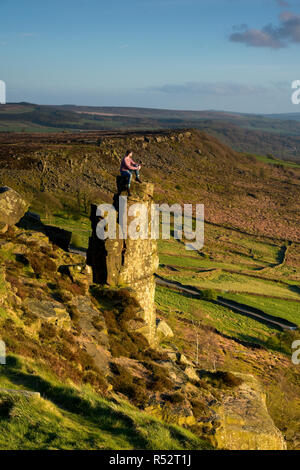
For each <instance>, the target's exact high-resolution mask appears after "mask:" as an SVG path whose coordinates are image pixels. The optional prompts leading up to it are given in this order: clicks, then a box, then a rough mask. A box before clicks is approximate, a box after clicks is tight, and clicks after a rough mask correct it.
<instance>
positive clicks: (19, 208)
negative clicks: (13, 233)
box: [0, 186, 29, 225]
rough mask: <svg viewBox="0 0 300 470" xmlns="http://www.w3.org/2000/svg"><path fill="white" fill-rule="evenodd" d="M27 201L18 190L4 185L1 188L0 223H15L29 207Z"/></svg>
mask: <svg viewBox="0 0 300 470" xmlns="http://www.w3.org/2000/svg"><path fill="white" fill-rule="evenodd" d="M28 206H29V204H28V202H26V201H25V200H24V199H23V198H22V197H21V196H20V195H19V194H18V193H17V192H16V191H14V190H13V189H11V188H9V187H8V186H3V187H1V188H0V224H1V223H2V224H4V225H15V224H16V223H17V222H19V220H20V219H21V218H22V217H23V215H24V214H25V212H26V211H27V209H28Z"/></svg>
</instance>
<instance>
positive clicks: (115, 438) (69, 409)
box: [0, 356, 208, 450]
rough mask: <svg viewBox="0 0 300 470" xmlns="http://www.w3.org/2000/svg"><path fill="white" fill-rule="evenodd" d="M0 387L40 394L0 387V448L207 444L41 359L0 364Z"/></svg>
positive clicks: (13, 359) (184, 447)
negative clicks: (71, 380)
mask: <svg viewBox="0 0 300 470" xmlns="http://www.w3.org/2000/svg"><path fill="white" fill-rule="evenodd" d="M0 367H1V368H2V369H0V387H1V388H9V389H16V390H17V389H19V390H23V389H26V390H29V391H39V392H41V398H36V397H24V396H21V395H19V394H10V393H4V392H1V391H0V416H1V419H0V430H1V432H0V449H2V450H4V449H13V450H19V449H26V450H28V449H112V450H127V449H151V450H153V449H166V450H174V449H176V450H188V449H202V448H207V446H208V445H207V444H206V443H204V442H203V441H202V440H200V439H199V438H197V437H196V436H195V435H194V434H192V433H191V432H189V431H187V430H185V429H183V428H180V427H179V426H175V425H172V424H166V423H163V422H162V421H161V420H159V419H157V418H154V417H151V416H149V415H147V414H145V413H143V412H140V411H139V410H138V409H136V408H134V407H133V406H131V405H129V404H128V403H127V402H124V401H121V400H109V399H107V398H103V397H101V396H99V395H97V394H96V393H95V392H94V391H93V390H92V388H91V387H89V386H82V387H80V388H79V387H76V388H75V386H73V385H72V384H62V383H60V382H58V381H57V379H56V378H55V377H53V376H52V375H51V374H50V373H49V372H48V371H47V370H46V368H45V366H44V365H41V364H37V363H35V362H34V361H29V360H27V361H26V363H25V362H23V361H22V360H21V359H20V358H18V357H17V356H10V357H9V358H8V365H6V366H0Z"/></svg>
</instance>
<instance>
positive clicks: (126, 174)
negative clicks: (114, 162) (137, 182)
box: [121, 170, 140, 188]
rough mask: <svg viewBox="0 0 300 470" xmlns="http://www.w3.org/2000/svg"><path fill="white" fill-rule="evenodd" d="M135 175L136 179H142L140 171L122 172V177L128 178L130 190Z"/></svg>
mask: <svg viewBox="0 0 300 470" xmlns="http://www.w3.org/2000/svg"><path fill="white" fill-rule="evenodd" d="M133 173H135V177H136V178H139V177H140V172H139V170H125V171H121V176H126V177H127V185H128V188H130V184H131V180H132V176H133Z"/></svg>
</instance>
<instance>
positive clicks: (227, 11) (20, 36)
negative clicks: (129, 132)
mask: <svg viewBox="0 0 300 470" xmlns="http://www.w3.org/2000/svg"><path fill="white" fill-rule="evenodd" d="M0 14H1V27H0V80H4V81H5V82H6V87H7V101H8V102H19V101H27V102H33V103H39V104H77V105H90V106H138V107H152V108H165V109H166V108H167V109H191V110H204V109H215V110H226V111H236V112H249V113H283V112H300V105H293V104H292V101H291V95H292V89H291V84H292V82H293V81H294V80H300V67H299V53H300V0H289V1H287V0H107V1H104V0H51V1H50V0H44V1H41V0H26V1H24V0H1V3H0Z"/></svg>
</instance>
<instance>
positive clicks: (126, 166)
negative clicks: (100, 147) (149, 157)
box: [120, 150, 142, 196]
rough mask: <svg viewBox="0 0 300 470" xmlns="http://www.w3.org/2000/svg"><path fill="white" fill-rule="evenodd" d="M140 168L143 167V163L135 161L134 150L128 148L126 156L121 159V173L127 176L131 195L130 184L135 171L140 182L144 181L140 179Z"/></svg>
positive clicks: (128, 189)
mask: <svg viewBox="0 0 300 470" xmlns="http://www.w3.org/2000/svg"><path fill="white" fill-rule="evenodd" d="M140 169H141V165H139V164H138V163H135V162H134V161H133V160H132V151H131V150H127V152H126V154H125V156H124V157H123V158H122V161H121V167H120V173H121V176H124V177H125V178H127V191H128V196H130V184H131V180H132V175H133V173H135V179H136V181H138V182H139V183H141V182H142V181H141V179H140Z"/></svg>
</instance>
